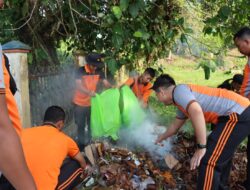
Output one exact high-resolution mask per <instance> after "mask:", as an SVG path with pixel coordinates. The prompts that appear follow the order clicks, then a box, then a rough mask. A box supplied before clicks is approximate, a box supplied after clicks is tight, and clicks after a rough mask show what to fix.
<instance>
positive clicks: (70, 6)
mask: <svg viewBox="0 0 250 190" xmlns="http://www.w3.org/2000/svg"><path fill="white" fill-rule="evenodd" d="M69 8H70V14H71V17H72V20H73V23H74V27H75V36H76V35H77V26H76V22H75V18H74V15H73V12H72V5H71V0H69Z"/></svg>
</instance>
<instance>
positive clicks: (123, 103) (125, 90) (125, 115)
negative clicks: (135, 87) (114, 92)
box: [120, 85, 146, 127]
mask: <svg viewBox="0 0 250 190" xmlns="http://www.w3.org/2000/svg"><path fill="white" fill-rule="evenodd" d="M120 92H121V99H120V107H121V116H122V123H123V125H124V126H125V127H131V126H139V125H141V124H142V122H143V121H144V120H145V118H146V114H145V112H144V110H143V109H142V107H141V105H140V103H139V101H138V99H137V97H136V96H135V94H134V93H133V91H132V90H131V89H130V88H129V87H128V86H126V85H125V86H123V87H122V88H121V89H120Z"/></svg>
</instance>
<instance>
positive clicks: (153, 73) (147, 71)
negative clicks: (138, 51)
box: [144, 67, 155, 78]
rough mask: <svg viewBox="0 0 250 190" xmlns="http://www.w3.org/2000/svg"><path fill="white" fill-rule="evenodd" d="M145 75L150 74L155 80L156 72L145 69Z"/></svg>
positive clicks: (149, 68) (151, 69)
mask: <svg viewBox="0 0 250 190" xmlns="http://www.w3.org/2000/svg"><path fill="white" fill-rule="evenodd" d="M144 73H147V74H149V75H150V76H151V77H152V78H155V70H154V69H153V68H151V67H148V68H146V69H145V71H144Z"/></svg>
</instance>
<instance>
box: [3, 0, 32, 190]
mask: <svg viewBox="0 0 250 190" xmlns="http://www.w3.org/2000/svg"><path fill="white" fill-rule="evenodd" d="M1 5H2V1H1V0H0V6H1ZM6 74H7V73H6V68H5V62H4V59H3V55H2V46H1V44H0V116H1V117H0V152H1V153H0V171H1V172H2V174H3V175H4V176H5V177H6V178H7V179H8V180H9V181H10V183H11V184H12V185H13V186H14V187H15V188H16V189H18V190H36V186H35V183H34V180H33V178H32V176H31V174H30V172H29V169H28V167H27V164H26V162H25V159H24V154H23V149H22V146H21V143H20V140H19V136H18V134H17V132H18V131H19V130H15V129H14V127H13V125H14V123H13V121H11V114H15V113H10V112H9V111H8V108H7V107H8V104H9V103H10V102H9V101H8V100H9V99H7V97H6V96H7V93H8V92H9V91H10V90H9V89H8V85H6V82H7V81H6V80H5V77H4V76H5V75H6ZM13 103H15V102H13ZM16 129H17V128H16ZM0 181H1V180H0ZM0 189H1V190H2V189H3V188H2V186H1V182H0Z"/></svg>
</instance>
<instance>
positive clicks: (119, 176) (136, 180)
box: [84, 143, 176, 190]
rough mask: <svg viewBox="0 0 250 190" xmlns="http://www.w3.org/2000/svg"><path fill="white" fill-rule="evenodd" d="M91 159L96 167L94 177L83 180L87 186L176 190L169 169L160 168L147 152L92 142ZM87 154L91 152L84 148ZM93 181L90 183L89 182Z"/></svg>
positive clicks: (92, 187) (128, 189)
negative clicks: (109, 146) (107, 146)
mask: <svg viewBox="0 0 250 190" xmlns="http://www.w3.org/2000/svg"><path fill="white" fill-rule="evenodd" d="M91 151H92V154H93V155H92V156H89V155H88V157H92V162H95V163H94V164H95V165H96V166H97V169H96V170H97V171H96V172H95V174H94V175H95V179H94V180H93V177H89V178H88V179H85V180H84V181H85V185H84V186H85V188H87V187H86V186H88V189H89V188H91V189H103V188H105V187H106V188H107V187H108V189H126V190H130V189H136V190H143V189H149V190H157V189H175V188H176V181H175V179H174V178H173V176H172V174H171V173H170V172H169V171H161V170H160V169H159V168H157V167H156V166H155V165H154V162H153V161H152V159H151V157H150V156H149V154H148V153H146V152H139V153H133V152H131V151H129V150H127V149H124V148H108V149H105V148H104V145H103V144H102V143H98V144H95V145H91ZM87 152H88V154H89V153H91V152H90V151H87ZM96 158H97V159H96ZM89 181H92V184H91V183H89Z"/></svg>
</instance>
